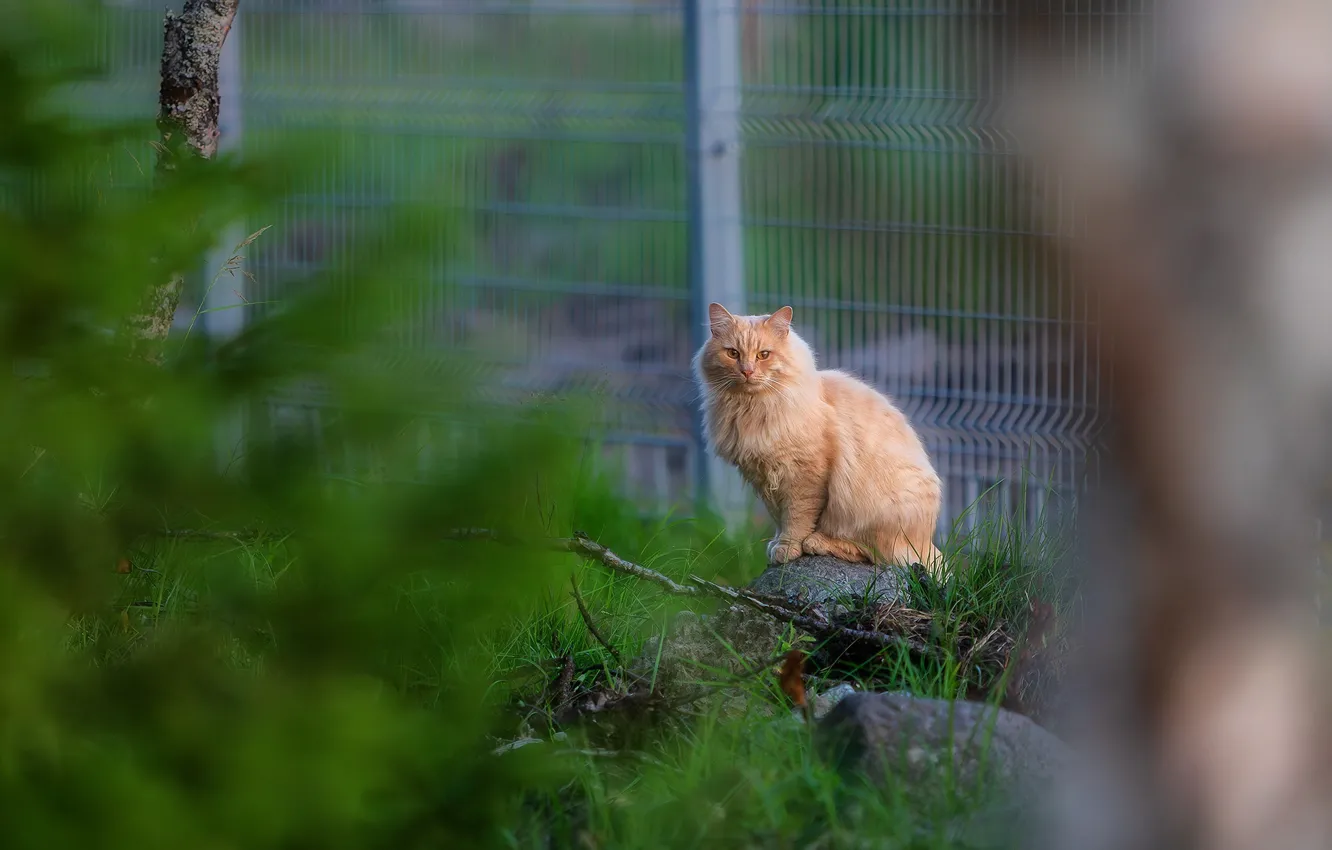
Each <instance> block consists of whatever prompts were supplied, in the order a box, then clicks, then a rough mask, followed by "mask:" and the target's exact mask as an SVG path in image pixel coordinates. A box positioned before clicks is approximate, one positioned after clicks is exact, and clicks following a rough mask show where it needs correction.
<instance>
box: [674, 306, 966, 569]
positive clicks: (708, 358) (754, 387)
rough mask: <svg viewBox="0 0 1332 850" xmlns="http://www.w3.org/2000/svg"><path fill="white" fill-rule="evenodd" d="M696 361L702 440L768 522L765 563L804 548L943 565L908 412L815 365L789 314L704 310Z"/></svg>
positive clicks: (922, 455) (863, 559)
mask: <svg viewBox="0 0 1332 850" xmlns="http://www.w3.org/2000/svg"><path fill="white" fill-rule="evenodd" d="M708 314H709V320H710V322H711V325H712V336H711V338H710V339H709V340H708V341H707V343H705V344H704V345H703V347H702V348H701V349H699V351H698V353H697V354H696V355H695V356H694V374H695V376H696V377H697V379H698V382H699V386H700V388H701V390H702V396H703V413H704V421H705V423H706V430H707V438H708V442H709V443H710V444H711V446H712V448H713V451H715V452H716V453H717V455H718V456H719V457H720V458H722V459H723V460H725V461H726V462H728V463H730V464H733V465H734V466H736V467H737V468H738V469H739V470H740V473H741V475H743V476H744V478H745V480H746V481H747V482H748V483H749V485H750V486H751V487H753V488H754V489H755V491H757V493H758V495H759V497H760V498H761V499H763V502H764V504H765V505H767V508H768V513H769V514H771V515H772V518H773V520H774V521H775V522H776V523H777V535H776V536H775V537H773V539H772V541H771V542H769V544H768V560H769V561H770V562H772V563H776V564H784V563H786V562H787V561H790V560H792V559H794V558H798V557H800V556H801V555H802V554H807V555H832V556H834V557H837V558H841V559H843V560H846V561H852V562H859V563H869V564H873V563H876V562H887V563H891V564H896V565H901V566H905V565H907V564H912V563H920V564H923V565H925V566H926V567H927V568H929V569H931V570H935V571H938V570H940V569H941V568H942V567H943V560H942V557H941V555H940V553H939V550H938V549H936V548H935V546H934V543H933V542H932V538H933V536H934V528H935V524H936V523H937V522H938V518H939V512H940V510H942V508H943V483H942V482H941V481H940V480H939V476H938V474H937V473H936V472H935V471H934V467H933V465H932V464H931V463H930V458H929V455H928V454H927V453H926V451H925V446H924V445H923V444H922V443H921V441H920V438H919V437H918V436H917V435H916V432H915V431H914V430H912V428H911V425H910V423H908V422H907V420H906V417H905V416H903V415H902V412H901V411H899V410H898V409H897V408H896V407H894V406H893V405H892V403H891V402H890V401H889V400H888V399H887V398H886V397H885V396H884V395H882V394H881V393H879V392H878V391H876V390H875V389H873V388H872V387H870V386H869V385H867V384H865V383H863V382H861V381H859V380H857V379H856V378H853V377H852V376H850V375H847V374H845V373H843V372H837V371H830V370H825V371H819V369H818V367H817V366H816V365H815V362H814V353H813V352H812V351H811V350H810V348H809V346H808V345H807V344H806V343H805V341H804V340H802V339H801V338H800V337H799V336H797V335H796V333H795V332H794V331H793V330H791V318H792V311H791V308H790V307H783V308H782V309H780V310H778V311H777V312H775V313H773V314H772V315H771V316H733V315H731V313H730V312H729V311H728V310H727V309H726V308H725V307H723V306H722V305H720V304H711V305H709V307H708Z"/></svg>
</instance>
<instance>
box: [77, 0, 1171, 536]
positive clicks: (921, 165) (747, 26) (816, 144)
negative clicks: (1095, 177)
mask: <svg viewBox="0 0 1332 850" xmlns="http://www.w3.org/2000/svg"><path fill="white" fill-rule="evenodd" d="M168 5H169V4H167V3H165V2H160V0H114V1H113V2H110V3H108V4H107V5H106V6H105V8H104V9H103V10H102V11H101V13H100V14H101V17H100V20H99V27H98V32H99V34H100V49H101V51H102V55H100V56H98V57H97V59H99V60H101V61H103V62H104V63H105V64H106V67H107V70H108V72H109V75H108V76H107V77H106V78H105V80H104V81H101V82H99V83H97V84H96V85H95V90H94V91H92V92H89V94H90V98H89V101H88V105H89V106H90V107H91V108H94V109H95V110H97V111H98V112H100V113H101V114H103V115H105V116H106V117H112V118H118V119H119V118H131V117H134V118H150V117H151V116H152V115H153V114H154V109H155V104H156V97H155V93H156V89H157V86H158V69H159V63H160V48H161V20H162V14H163V12H164V11H165V9H166V8H167V7H168ZM698 10H699V11H698V14H697V16H696V17H695V18H694V19H688V20H687V19H686V18H687V16H686V14H685V6H684V4H681V3H679V2H659V0H633V1H632V2H629V0H587V2H583V1H582V0H531V2H514V0H245V2H243V3H242V4H241V10H240V13H239V16H238V18H237V22H236V25H235V28H234V31H233V32H232V34H231V36H230V37H229V39H228V40H227V42H226V54H225V56H224V61H223V64H222V72H221V73H222V80H221V96H222V122H221V123H222V142H221V147H222V150H223V151H224V152H231V153H234V154H238V155H240V156H242V157H244V155H245V152H246V151H253V150H261V149H263V148H264V146H265V144H266V142H267V141H268V140H270V139H274V138H277V137H279V136H282V135H283V134H286V135H287V136H290V134H291V133H293V132H303V133H308V134H311V135H315V136H318V135H320V134H325V133H327V134H330V135H331V134H334V133H336V135H337V139H338V142H337V144H338V145H339V146H341V147H342V153H343V154H344V155H345V156H346V157H347V161H348V162H353V163H354V166H353V167H349V168H344V169H340V170H337V171H336V172H335V171H332V170H330V171H329V172H328V173H327V174H326V175H324V177H322V178H316V179H313V180H311V181H308V183H307V184H306V185H303V186H302V187H301V189H300V191H299V192H295V193H293V194H291V195H290V196H288V197H286V198H284V199H283V201H282V203H281V205H280V208H279V211H278V213H277V214H276V218H271V217H270V218H265V219H264V220H253V221H247V222H246V223H245V225H244V227H240V226H238V227H237V230H236V232H235V233H234V234H232V236H234V239H233V238H226V239H223V240H222V245H223V247H222V248H220V249H219V250H220V251H229V250H230V246H231V245H233V244H235V243H236V242H238V241H240V239H242V238H243V237H245V236H246V235H247V234H248V233H250V232H253V231H256V230H258V229H260V228H262V227H265V226H271V230H269V231H267V232H266V233H265V234H264V236H263V237H262V238H260V239H259V240H257V241H256V243H255V244H254V245H253V246H251V247H250V249H249V251H248V256H247V258H246V261H245V267H246V270H247V272H248V273H249V275H250V276H249V277H247V278H242V277H237V278H235V279H230V278H229V279H228V280H227V281H226V282H225V285H220V286H218V287H215V288H214V290H213V291H212V293H211V295H210V297H211V298H212V299H213V300H214V301H216V302H217V303H219V304H223V303H226V302H228V301H232V302H234V301H237V300H238V299H241V298H243V299H245V300H247V301H250V302H254V303H255V306H254V307H252V308H250V309H247V310H239V311H221V312H217V313H207V314H205V315H204V318H205V322H204V324H205V325H207V326H208V327H210V328H211V329H213V330H214V332H215V333H222V334H228V333H232V332H234V329H235V325H236V323H238V322H240V321H242V320H243V319H244V317H246V316H249V317H251V318H254V317H258V316H261V315H262V313H263V311H264V310H266V309H273V307H274V306H275V305H278V304H280V303H281V302H282V301H283V299H284V298H287V297H290V295H291V294H292V293H293V292H296V291H299V288H300V286H301V284H302V281H305V280H308V279H309V278H310V277H311V275H312V274H313V273H314V271H315V270H316V269H318V268H319V267H321V266H326V265H328V264H330V263H334V262H336V260H337V258H338V256H339V252H340V250H341V249H342V247H343V246H344V245H345V244H346V242H347V240H348V239H350V238H352V237H354V236H356V235H357V233H358V227H359V225H360V222H362V221H363V220H367V219H368V218H370V217H373V216H375V215H376V214H377V212H378V211H381V210H383V209H384V208H386V207H389V206H391V205H393V204H397V203H402V202H405V201H410V200H413V199H421V198H420V197H419V196H420V195H421V194H422V193H423V192H432V191H435V190H433V189H427V188H426V187H428V186H438V185H441V184H443V185H447V187H448V192H449V196H448V197H447V198H445V199H443V201H444V202H445V203H447V204H448V205H449V206H451V207H453V208H454V209H455V211H456V212H457V213H458V223H459V225H460V227H461V231H462V234H463V235H462V238H461V243H460V245H459V249H458V250H457V251H456V252H454V253H452V254H446V253H445V252H443V251H439V252H438V254H437V256H438V262H436V263H434V264H432V266H431V268H430V273H429V277H428V278H427V281H426V283H427V285H425V286H422V287H421V288H420V289H419V300H418V303H416V304H415V305H414V306H413V307H412V312H413V314H414V316H415V319H414V321H413V322H412V323H411V324H410V329H409V330H407V331H404V332H403V334H402V339H401V342H402V344H403V345H405V346H408V347H410V348H411V349H413V350H414V351H416V352H424V353H429V352H431V351H435V350H440V349H443V348H446V347H457V346H460V345H461V346H466V347H470V348H473V349H475V350H477V351H479V352H483V353H484V354H485V356H486V359H487V362H489V363H491V364H493V365H495V366H496V367H497V368H496V371H495V372H494V373H493V374H492V376H491V378H490V379H489V385H490V388H491V389H492V390H493V391H495V392H496V393H497V395H507V396H510V397H523V396H525V395H527V394H530V393H562V394H568V393H571V392H577V391H590V392H595V393H600V394H602V398H603V399H604V404H603V405H602V410H603V415H602V417H601V421H602V424H603V425H604V430H603V431H602V432H601V433H600V434H599V437H598V445H599V452H600V454H601V456H602V458H603V461H604V464H605V467H606V469H608V470H611V471H612V472H613V474H615V475H616V476H618V480H619V481H620V487H621V489H622V491H623V492H624V493H625V494H627V495H629V496H630V497H632V499H633V500H635V502H636V503H637V504H638V505H639V507H640V508H641V510H642V511H643V512H644V513H647V514H653V515H660V514H663V513H666V512H670V511H677V512H679V511H684V512H688V511H689V510H690V508H691V506H692V505H693V504H694V503H695V501H696V499H697V498H698V497H700V496H701V497H704V498H705V499H706V498H711V499H712V501H713V502H714V504H717V505H719V506H721V507H722V508H723V509H727V510H730V511H740V510H749V511H754V510H755V509H759V510H761V508H757V506H756V505H754V504H753V503H752V502H746V501H744V499H745V497H744V496H743V494H741V493H740V492H739V491H738V488H736V486H735V481H734V479H733V476H731V473H729V472H728V471H727V470H724V469H718V468H716V467H714V466H710V465H709V464H708V463H707V462H706V461H705V460H704V459H703V458H702V457H701V455H700V452H699V440H698V437H697V426H696V421H695V416H696V413H697V400H696V394H695V390H694V388H693V386H692V383H691V379H690V376H689V370H688V363H689V358H690V356H691V354H692V351H693V350H694V349H695V348H696V346H697V345H698V343H699V341H700V337H699V336H698V331H699V329H700V328H701V326H702V322H701V321H698V320H697V319H696V318H695V319H693V320H691V316H694V317H697V316H698V315H699V313H698V312H697V310H698V307H699V305H700V304H706V303H707V302H708V301H711V300H717V301H722V302H723V303H725V304H726V305H727V306H728V307H730V308H731V309H732V310H745V311H748V312H750V313H758V312H763V311H770V310H773V309H776V308H777V307H780V306H782V305H783V304H791V305H792V306H793V307H794V308H795V311H796V317H797V318H796V321H797V326H798V329H799V330H800V332H801V333H802V335H804V336H805V337H806V338H807V339H808V340H809V341H810V342H811V343H812V344H813V346H814V347H815V349H816V351H817V352H818V355H819V357H820V360H821V363H822V365H823V366H824V367H825V368H826V367H831V368H841V369H847V370H850V371H852V372H855V373H857V374H859V375H861V376H863V377H864V378H866V379H868V380H870V381H871V382H873V383H874V384H875V385H876V386H877V387H879V388H880V389H883V390H885V391H887V392H889V393H890V394H891V395H892V396H894V397H895V398H896V400H897V401H898V403H899V404H900V405H901V406H902V407H903V408H904V409H905V410H906V412H907V414H908V415H909V416H910V417H911V418H912V420H913V422H914V423H915V424H916V426H917V428H918V429H919V430H920V431H921V432H922V434H923V436H924V438H925V440H926V443H927V445H928V447H929V449H930V451H931V453H932V455H933V457H934V459H935V463H936V465H937V467H938V468H939V471H940V473H941V474H942V475H943V477H944V479H945V493H946V498H947V505H946V509H945V512H944V515H943V517H942V518H941V521H940V525H941V528H940V530H941V532H944V533H947V532H948V530H949V528H950V527H952V526H953V525H954V523H960V525H961V526H962V530H963V531H965V530H966V528H968V527H972V526H975V525H977V524H978V523H979V524H984V523H988V522H990V520H992V519H995V518H998V517H1004V518H1006V519H1010V520H1014V521H1015V522H1016V523H1017V525H1018V526H1027V527H1030V526H1032V525H1034V524H1046V525H1051V524H1053V525H1060V524H1062V523H1064V522H1065V520H1066V519H1067V518H1068V516H1069V515H1070V513H1071V508H1072V506H1073V501H1074V499H1075V498H1076V496H1077V494H1078V492H1079V490H1080V489H1081V487H1082V486H1083V484H1084V482H1085V480H1086V478H1085V476H1086V473H1087V471H1088V469H1089V468H1090V469H1094V466H1095V446H1096V438H1097V430H1098V423H1099V417H1100V411H1101V408H1102V406H1103V399H1104V392H1105V391H1104V388H1103V387H1101V386H1099V383H1098V378H1097V375H1098V363H1099V360H1098V358H1099V355H1100V344H1101V343H1100V340H1099V338H1098V336H1097V333H1096V331H1095V329H1094V322H1095V319H1096V310H1095V305H1094V304H1092V303H1090V302H1088V301H1087V300H1086V299H1085V298H1083V299H1080V298H1077V297H1075V295H1074V293H1073V291H1072V288H1071V287H1070V281H1069V279H1068V278H1069V275H1068V273H1067V271H1066V269H1065V268H1064V267H1063V264H1062V263H1061V260H1060V259H1059V257H1058V256H1057V254H1056V251H1055V249H1056V248H1057V246H1058V239H1059V237H1061V236H1066V235H1072V234H1073V233H1074V232H1075V231H1076V227H1077V224H1076V223H1075V222H1073V221H1071V220H1070V221H1068V222H1063V221H1060V222H1059V223H1058V224H1059V227H1060V228H1063V227H1064V226H1065V225H1066V230H1067V232H1066V233H1060V232H1049V231H1050V228H1051V223H1050V221H1049V219H1047V220H1046V223H1045V224H1038V223H1037V219H1036V216H1035V215H1034V214H1033V213H1032V211H1031V209H1030V207H1031V206H1032V204H1031V203H1030V200H1029V199H1030V198H1031V197H1036V198H1050V197H1055V196H1057V194H1058V192H1059V187H1058V186H1057V185H1052V183H1051V181H1050V178H1049V177H1048V175H1046V174H1044V173H1042V172H1040V171H1039V170H1037V169H1036V168H1035V167H1033V166H1031V165H1029V164H1027V163H1026V161H1020V160H1019V159H1018V158H1017V157H1016V155H1015V154H1016V151H1015V149H1014V146H1013V144H1012V142H1011V140H1010V139H1009V138H1007V136H1006V135H1005V134H1004V133H1003V132H1001V131H1000V130H999V129H998V127H997V122H996V121H994V120H992V115H991V110H992V107H991V99H992V96H993V95H994V94H995V92H996V91H998V90H999V89H1000V88H1001V87H1002V86H1003V85H1004V83H1005V69H1004V68H1003V60H1002V54H1001V52H1000V46H1001V44H1002V43H1003V40H1004V39H1005V38H1006V37H1007V36H1008V35H1010V34H1011V33H1010V32H1009V31H1010V30H1011V29H1012V26H1013V25H1012V24H1011V23H1010V22H1009V19H1008V18H1007V17H1006V16H1005V14H1004V13H1003V12H1002V11H1001V10H1000V9H999V8H998V7H997V6H996V7H994V8H991V7H990V6H989V5H988V4H984V3H982V4H975V3H963V2H960V0H937V2H924V0H921V2H913V3H900V2H889V0H808V2H806V1H805V0H800V2H797V1H796V0H742V2H740V3H739V4H737V3H734V2H730V0H705V2H703V3H701V4H700V5H699V6H698ZM1092 14H1093V13H1092V12H1090V11H1089V12H1088V13H1087V16H1085V17H1086V20H1087V21H1090V20H1091V18H1090V16H1091V15H1092ZM1082 17H1084V16H1080V14H1079V13H1076V12H1074V13H1072V14H1066V15H1065V16H1064V18H1062V21H1063V23H1062V26H1063V27H1064V28H1066V29H1067V28H1068V27H1073V28H1077V27H1078V26H1079V23H1078V22H1079V20H1080V19H1081V18H1082ZM1124 29H1125V31H1126V32H1127V33H1128V34H1127V35H1123V36H1121V37H1120V38H1119V40H1118V43H1116V44H1111V45H1106V44H1105V43H1101V44H1099V45H1094V46H1091V47H1088V48H1087V49H1086V50H1085V51H1084V53H1083V55H1081V56H1079V57H1078V61H1079V62H1082V63H1084V64H1086V65H1087V66H1089V67H1090V66H1093V65H1095V63H1098V62H1100V63H1103V64H1104V63H1106V62H1107V61H1110V62H1114V63H1116V64H1121V65H1122V64H1125V63H1133V62H1138V61H1142V60H1143V59H1145V56H1146V51H1145V44H1146V42H1145V40H1144V39H1143V38H1142V37H1141V36H1140V35H1138V36H1135V35H1134V33H1135V32H1137V30H1134V29H1133V28H1124ZM1103 42H1104V40H1103ZM146 144H147V143H146V142H145V148H144V150H143V151H141V152H139V153H140V155H139V157H138V159H139V160H140V161H144V157H147V156H150V151H149V150H148V149H147V147H146ZM690 151H700V155H699V157H698V162H699V167H698V168H696V169H691V167H690ZM114 167H118V168H122V169H126V170H127V171H128V170H129V169H133V168H134V167H135V164H134V162H133V161H132V160H131V157H128V156H127V157H125V158H124V161H123V162H120V163H119V164H113V168H114ZM425 200H432V199H425ZM1050 237H1053V239H1052V238H1050ZM1052 245H1053V246H1055V247H1052ZM424 247H426V249H427V250H428V246H424ZM227 256H228V254H226V253H222V254H219V255H218V256H216V257H214V258H212V259H211V260H210V265H209V268H216V267H217V266H218V265H220V264H221V263H222V262H224V261H225V259H226V258H227ZM210 277H211V272H208V271H205V272H202V273H201V274H200V276H199V280H197V281H196V282H195V283H194V284H193V286H192V289H191V290H189V291H187V295H186V298H185V299H184V301H183V303H182V306H181V309H180V313H179V324H180V325H181V326H182V327H183V326H185V325H188V324H190V323H191V322H193V321H194V320H195V319H196V309H197V308H198V307H199V301H200V299H201V298H202V297H203V296H202V293H203V292H204V291H205V290H206V289H207V284H208V281H209V279H210ZM214 306H216V305H214ZM268 415H270V416H272V417H277V418H281V419H283V420H286V421H300V422H305V423H307V424H308V425H309V426H310V427H313V428H318V427H319V423H320V420H321V416H324V415H325V412H324V411H323V409H322V407H321V401H320V399H319V398H317V397H314V396H302V395H301V394H300V393H287V394H285V395H284V396H283V397H275V398H273V399H271V402H270V405H269V410H268ZM327 463H328V464H329V468H330V470H331V471H335V472H336V471H338V470H339V469H341V466H342V465H343V464H344V459H342V458H341V457H340V456H339V453H338V451H337V449H336V447H335V446H330V447H329V449H328V457H327Z"/></svg>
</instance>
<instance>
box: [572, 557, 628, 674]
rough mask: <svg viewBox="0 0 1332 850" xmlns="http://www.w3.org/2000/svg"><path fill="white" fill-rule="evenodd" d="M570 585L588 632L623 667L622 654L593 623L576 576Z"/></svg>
mask: <svg viewBox="0 0 1332 850" xmlns="http://www.w3.org/2000/svg"><path fill="white" fill-rule="evenodd" d="M569 584H570V586H571V587H572V588H573V598H574V602H575V603H577V605H578V613H579V614H581V615H582V617H583V624H584V625H586V626H587V630H588V632H589V633H591V635H592V637H593V638H595V639H596V641H597V643H599V644H601V645H602V647H604V648H605V650H606V651H607V652H609V653H610V654H611V657H612V658H614V659H615V663H616V664H619V665H620V666H621V667H623V666H624V659H622V658H621V657H620V653H619V652H617V651H616V649H615V647H613V646H611V642H610V641H608V640H606V637H605V635H603V634H602V633H601V630H600V629H598V628H597V624H596V623H595V622H593V620H592V612H591V611H588V610H587V603H585V602H583V594H581V593H579V592H578V579H577V578H575V577H574V576H569Z"/></svg>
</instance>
